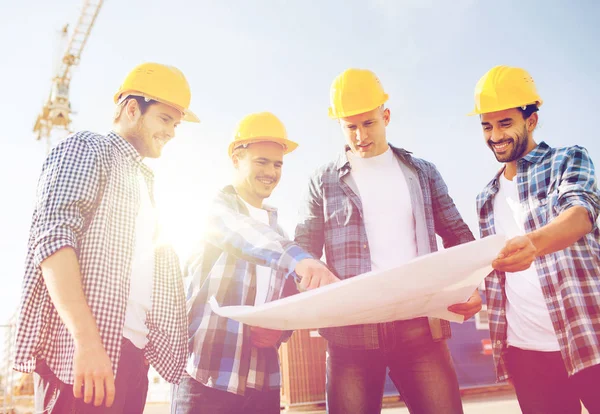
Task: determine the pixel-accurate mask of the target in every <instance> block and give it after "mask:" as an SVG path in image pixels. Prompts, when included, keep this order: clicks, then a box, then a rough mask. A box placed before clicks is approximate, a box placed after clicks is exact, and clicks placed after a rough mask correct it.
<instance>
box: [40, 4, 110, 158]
mask: <svg viewBox="0 0 600 414" xmlns="http://www.w3.org/2000/svg"><path fill="white" fill-rule="evenodd" d="M103 2H104V0H84V3H83V8H82V10H81V13H80V14H79V19H78V20H77V25H76V26H75V30H74V31H73V33H72V35H71V37H70V38H69V41H68V43H67V47H66V49H65V51H64V55H63V56H62V59H61V61H60V62H59V65H58V69H57V71H56V73H55V74H54V77H53V78H52V87H51V89H50V95H49V96H48V99H47V100H46V103H45V104H44V106H43V107H42V111H41V113H40V114H39V115H38V117H37V119H36V121H35V124H34V127H33V132H34V133H35V134H36V139H37V140H40V139H42V138H45V139H46V140H47V144H48V148H50V146H51V140H50V136H51V133H52V130H53V129H55V128H60V129H63V130H66V131H69V126H70V125H71V113H72V111H71V102H70V100H69V87H70V83H71V69H72V68H73V66H76V65H78V64H79V61H80V60H81V53H82V52H83V49H84V47H85V44H86V43H87V40H88V38H89V36H90V32H91V30H92V27H93V26H94V23H95V21H96V17H98V13H99V11H100V8H101V7H102V3H103ZM65 30H66V28H65Z"/></svg>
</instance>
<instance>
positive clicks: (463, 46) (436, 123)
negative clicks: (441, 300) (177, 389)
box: [0, 0, 600, 324]
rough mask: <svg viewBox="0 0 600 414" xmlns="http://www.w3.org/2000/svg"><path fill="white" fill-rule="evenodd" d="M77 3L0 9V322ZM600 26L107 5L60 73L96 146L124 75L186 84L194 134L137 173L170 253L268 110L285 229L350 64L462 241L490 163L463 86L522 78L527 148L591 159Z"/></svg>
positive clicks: (420, 8)
mask: <svg viewBox="0 0 600 414" xmlns="http://www.w3.org/2000/svg"><path fill="white" fill-rule="evenodd" d="M82 4H83V2H82V1H80V0H58V1H54V2H48V1H42V0H29V1H22V2H8V1H0V79H2V91H3V98H4V99H1V100H0V114H2V119H3V121H4V122H3V132H2V133H1V134H0V142H1V144H2V145H1V147H0V148H1V149H2V152H1V153H0V158H1V159H0V180H1V181H0V185H1V186H0V188H2V191H3V195H2V198H1V199H2V203H0V229H1V230H0V234H1V236H0V259H1V261H0V263H1V265H2V267H1V269H2V272H1V274H2V281H1V286H2V287H1V288H0V324H2V323H4V322H5V321H7V320H8V318H9V317H10V316H11V315H12V314H13V313H14V312H15V309H16V307H17V305H18V301H19V297H20V290H21V282H22V277H23V268H24V266H23V264H24V259H25V251H26V245H27V238H28V231H29V225H30V220H31V215H32V212H33V204H34V200H35V187H36V183H37V179H38V176H39V173H40V168H41V165H42V162H43V160H44V157H45V145H44V144H43V143H41V142H39V141H36V140H35V139H34V135H33V133H32V127H33V122H34V120H35V118H36V116H37V114H38V113H39V110H40V109H41V106H42V104H43V101H44V99H45V98H46V97H47V95H48V92H49V89H50V79H51V74H52V66H53V62H54V60H55V56H56V55H57V53H58V50H57V45H58V42H57V40H56V39H57V36H58V32H59V30H60V29H61V28H62V27H63V26H64V25H65V24H66V23H70V27H71V29H72V28H73V27H74V26H75V22H76V20H77V18H78V15H79V12H80V10H81V6H82ZM599 17H600V2H596V1H592V0H589V1H585V0H581V1H566V0H565V1H556V0H546V1H541V0H536V1H528V2H521V1H516V0H507V1H502V2H491V1H483V0H455V1H452V2H449V1H444V0H287V1H286V0H280V1H277V0H253V1H245V0H230V1H220V0H215V1H208V0H197V1H195V2H189V1H183V0H170V1H169V2H164V1H158V0H145V1H142V0H128V1H114V0H106V1H105V2H104V5H103V7H102V9H101V10H100V14H99V16H98V19H97V21H96V24H95V26H94V28H93V30H92V33H91V36H90V39H89V41H88V43H87V45H86V48H85V50H84V51H83V55H82V60H81V62H80V64H79V66H77V67H76V68H75V69H74V70H73V80H72V82H71V104H72V107H73V108H74V110H75V112H76V114H75V115H73V124H72V128H73V130H75V131H77V130H91V131H95V132H99V133H107V132H108V131H109V130H110V128H111V116H112V112H113V107H114V104H113V102H112V96H113V94H114V92H115V91H116V90H117V88H118V87H119V85H120V83H121V82H122V80H123V79H124V77H125V75H126V74H127V72H128V71H129V70H131V69H132V68H133V67H134V66H136V65H137V64H139V63H142V62H146V61H154V62H160V63H165V64H170V65H174V66H177V67H178V68H180V69H181V70H182V71H183V72H184V74H185V75H186V77H187V79H188V81H189V83H190V85H191V88H192V104H191V108H192V110H193V111H194V112H195V113H196V114H197V115H198V116H199V117H200V119H201V121H202V122H201V123H200V124H182V125H181V126H180V127H179V128H178V130H177V136H176V139H174V140H173V141H171V142H170V143H169V144H168V145H167V147H166V148H165V150H164V152H163V157H161V159H159V160H157V161H155V162H151V165H152V167H153V168H154V170H155V171H156V175H157V183H156V185H157V189H156V190H157V203H158V208H159V211H160V214H161V217H162V221H163V226H164V228H165V230H166V231H167V234H169V236H170V237H171V239H172V240H173V241H174V242H175V244H176V246H178V247H179V248H181V250H182V251H185V247H186V245H188V244H189V243H190V242H191V241H192V240H193V239H194V236H195V234H196V232H194V231H193V229H194V228H195V226H196V224H197V223H198V222H199V221H200V220H201V219H202V217H203V212H204V211H205V210H206V203H207V201H208V200H210V198H211V197H212V196H213V194H214V192H215V191H216V190H217V189H218V188H219V187H221V186H222V185H225V184H227V183H228V181H229V180H230V177H231V165H230V161H229V159H228V158H227V153H226V151H227V146H228V144H229V142H230V140H231V139H232V136H233V129H234V128H235V125H236V123H237V122H238V121H239V120H240V119H241V118H242V117H244V116H245V115H247V114H249V113H252V112H260V111H271V112H273V113H275V114H276V115H277V116H278V117H279V118H280V119H281V120H282V121H283V123H284V124H285V125H286V128H287V131H288V135H289V137H290V139H292V140H295V141H296V142H298V143H299V144H300V146H299V148H298V150H296V151H295V152H293V153H292V154H290V155H288V156H286V158H285V165H284V170H283V177H282V180H281V182H280V184H279V186H278V188H277V189H276V190H275V192H274V193H273V195H272V197H271V198H269V200H268V203H269V204H271V205H274V206H277V207H278V208H279V211H280V220H281V222H282V224H283V226H284V227H285V229H286V230H287V231H288V232H289V233H290V234H293V231H294V226H295V220H296V214H297V211H298V207H299V205H300V202H301V200H302V193H303V191H304V190H305V188H306V186H307V182H308V177H309V176H310V174H311V172H312V171H313V170H315V169H316V168H317V167H319V166H320V165H322V164H325V163H327V162H328V161H330V160H332V159H334V158H335V157H336V156H337V154H338V153H339V152H340V151H341V150H342V148H343V145H344V139H343V136H342V134H341V131H340V130H339V126H338V125H337V123H336V122H335V121H332V120H330V119H329V118H328V117H327V108H328V106H329V86H330V84H331V82H332V80H333V79H334V78H335V76H337V75H338V74H339V73H340V72H342V71H343V70H345V69H347V68H349V67H359V68H368V69H371V70H373V71H374V72H375V73H376V74H377V75H378V76H379V78H380V80H381V82H382V84H383V86H384V88H385V90H386V92H387V93H388V94H389V95H390V100H389V101H388V103H387V106H388V107H389V108H390V110H391V114H392V115H391V122H390V125H389V127H388V129H387V136H388V140H389V141H390V142H391V143H392V144H395V145H397V146H400V147H404V148H406V149H408V150H410V151H412V152H413V153H414V155H415V156H417V157H421V158H425V159H427V160H429V161H431V162H433V163H434V164H435V165H436V166H437V167H438V169H439V170H440V172H441V174H442V176H443V177H444V179H445V181H446V183H447V185H448V187H449V191H450V195H451V196H452V197H453V199H454V200H455V203H456V205H457V207H458V208H459V210H460V212H461V213H462V215H463V217H464V219H465V221H466V222H467V224H469V226H470V228H471V230H472V231H473V233H474V234H476V235H477V234H478V228H477V218H476V215H475V196H476V194H477V193H478V192H479V191H480V190H481V189H482V188H483V186H484V185H485V184H486V183H487V182H488V181H489V180H490V179H491V178H492V176H493V175H494V173H495V172H496V171H497V170H498V169H499V167H500V166H499V164H498V163H497V162H496V161H495V158H494V157H493V155H492V153H491V152H490V150H489V149H488V148H487V146H486V145H485V144H484V140H483V136H482V133H481V127H480V125H479V123H478V119H477V118H476V117H475V118H473V117H467V116H466V114H467V113H468V112H470V111H471V110H472V108H473V105H474V103H473V90H474V86H475V84H476V82H477V80H478V79H479V78H480V77H481V76H482V75H483V74H484V73H485V72H486V71H487V70H489V69H490V68H491V67H493V66H495V65H499V64H505V65H512V66H520V67H523V68H525V69H527V70H528V71H529V72H530V73H531V75H532V76H533V78H534V79H535V81H536V84H537V87H538V91H539V93H540V95H541V96H542V98H543V100H544V105H543V106H542V108H541V110H540V113H539V115H540V125H539V128H538V129H537V130H536V132H535V134H534V138H535V139H536V140H537V141H542V140H543V141H546V142H547V143H549V144H550V145H552V146H568V145H575V144H577V145H582V146H584V147H586V148H587V149H588V150H589V152H590V154H591V156H592V159H593V160H594V162H595V163H596V164H598V163H599V162H600V158H599V157H600V142H599V140H598V137H597V136H596V134H597V131H596V128H595V121H596V120H597V119H598V105H597V102H596V101H595V99H597V97H598V96H600V86H599V84H600V83H599V82H598V74H599V73H600V54H599V53H598V44H599V42H600V25H598V24H597V21H598V18H599ZM390 188H393V183H390Z"/></svg>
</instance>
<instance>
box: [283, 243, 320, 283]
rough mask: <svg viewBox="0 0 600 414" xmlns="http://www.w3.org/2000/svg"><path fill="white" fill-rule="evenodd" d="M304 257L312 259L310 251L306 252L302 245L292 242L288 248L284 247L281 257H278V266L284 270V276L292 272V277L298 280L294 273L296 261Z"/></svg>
mask: <svg viewBox="0 0 600 414" xmlns="http://www.w3.org/2000/svg"><path fill="white" fill-rule="evenodd" d="M304 259H313V257H312V255H311V254H310V253H307V252H306V251H305V250H304V249H302V247H300V246H298V245H297V244H292V245H291V246H289V247H288V248H286V249H285V251H284V252H283V254H282V255H281V258H280V259H279V263H278V267H279V269H282V270H284V271H285V277H286V279H287V277H288V276H289V275H291V274H294V278H295V279H296V280H297V281H300V280H299V277H298V275H297V274H296V271H295V270H296V266H297V265H298V263H299V262H300V261H302V260H304Z"/></svg>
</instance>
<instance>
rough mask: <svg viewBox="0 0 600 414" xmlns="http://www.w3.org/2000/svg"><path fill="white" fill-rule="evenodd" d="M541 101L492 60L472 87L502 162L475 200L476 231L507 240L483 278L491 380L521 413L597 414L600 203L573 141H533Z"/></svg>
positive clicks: (516, 74)
mask: <svg viewBox="0 0 600 414" xmlns="http://www.w3.org/2000/svg"><path fill="white" fill-rule="evenodd" d="M541 105H542V99H541V98H540V96H539V95H538V93H537V91H536V87H535V84H534V82H533V79H532V78H531V76H530V75H529V74H528V73H527V72H526V71H525V70H523V69H520V68H514V67H508V66H497V67H494V68H492V69H491V70H490V71H489V72H488V73H486V74H485V75H484V76H483V77H482V78H481V79H480V80H479V82H478V83H477V86H476V87H475V111H474V112H473V113H472V114H479V116H480V120H481V125H482V127H483V135H484V138H485V142H486V144H487V145H488V147H489V148H490V149H491V150H492V152H493V153H494V155H495V156H496V159H497V160H498V161H500V162H501V163H504V166H503V167H502V169H501V170H500V171H499V172H498V174H496V176H495V177H494V179H493V180H492V181H491V182H490V183H489V184H488V185H487V186H486V187H485V188H484V190H483V191H482V192H481V193H480V194H479V196H478V198H477V211H478V213H479V225H480V230H481V236H482V237H485V236H488V235H490V234H494V233H504V234H506V235H507V236H508V237H509V240H508V241H507V243H506V245H505V246H504V248H503V249H502V251H501V252H500V254H499V256H498V258H497V259H496V260H495V261H494V262H493V264H492V266H493V267H494V269H495V270H494V271H493V272H492V273H491V274H490V275H489V276H488V277H487V278H486V281H485V285H486V295H487V305H488V312H489V317H490V333H491V337H492V341H493V344H494V348H493V350H494V360H495V365H496V372H497V377H498V380H500V381H502V380H507V379H510V381H511V382H512V383H513V385H514V387H515V390H516V393H517V397H518V399H519V404H520V406H521V409H522V410H523V412H524V413H544V414H551V413H561V414H564V413H580V412H581V402H580V400H581V401H583V404H584V405H585V406H586V407H587V409H588V410H589V412H590V413H600V394H599V393H598V392H597V389H598V383H600V365H598V364H600V279H599V278H598V275H599V274H600V244H599V241H600V231H599V229H598V227H597V226H596V218H597V217H598V211H599V209H600V200H599V193H598V188H597V184H596V175H595V172H594V166H593V164H592V161H591V159H590V157H589V155H588V153H587V151H586V150H585V149H584V148H582V147H579V146H572V147H566V148H552V147H550V146H549V145H547V144H546V143H545V142H541V143H539V144H537V143H536V142H535V140H534V138H533V132H534V130H535V128H536V126H537V124H538V110H539V108H540V106H541Z"/></svg>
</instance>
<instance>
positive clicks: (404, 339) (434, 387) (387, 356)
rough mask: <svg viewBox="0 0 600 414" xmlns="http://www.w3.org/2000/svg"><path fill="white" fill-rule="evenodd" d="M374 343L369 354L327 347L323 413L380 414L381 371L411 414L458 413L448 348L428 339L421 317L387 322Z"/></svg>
mask: <svg viewBox="0 0 600 414" xmlns="http://www.w3.org/2000/svg"><path fill="white" fill-rule="evenodd" d="M380 326H383V325H380ZM379 342H380V348H379V349H374V350H353V349H347V348H340V347H336V346H333V345H329V346H328V356H327V412H328V413H330V414H375V413H379V412H381V402H382V398H383V390H384V385H385V374H386V368H389V369H390V373H389V375H390V378H391V379H392V381H393V382H394V385H395V386H396V388H397V389H398V391H399V392H400V395H401V396H402V398H403V400H404V402H405V403H406V406H407V407H408V409H409V411H410V412H411V413H412V414H441V413H444V414H460V413H462V412H463V410H462V402H461V399H460V391H459V388H458V380H457V378H456V372H455V371H454V366H453V363H452V359H451V357H450V353H449V351H448V347H447V345H446V342H445V341H439V342H434V341H433V339H432V338H431V333H430V330H429V323H428V321H427V319H426V318H418V319H412V320H408V321H398V322H394V323H393V324H391V325H390V324H386V327H385V328H384V329H380V332H379Z"/></svg>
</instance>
